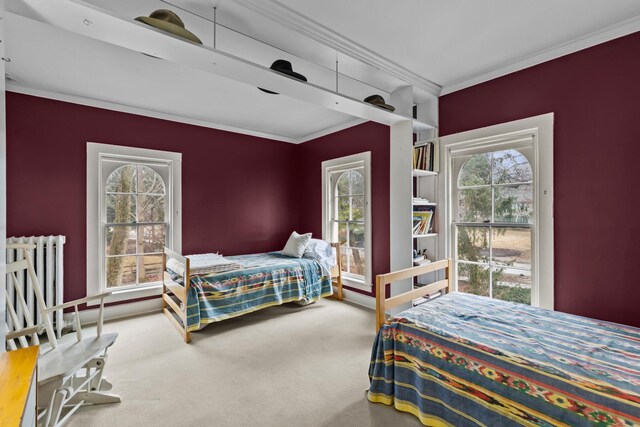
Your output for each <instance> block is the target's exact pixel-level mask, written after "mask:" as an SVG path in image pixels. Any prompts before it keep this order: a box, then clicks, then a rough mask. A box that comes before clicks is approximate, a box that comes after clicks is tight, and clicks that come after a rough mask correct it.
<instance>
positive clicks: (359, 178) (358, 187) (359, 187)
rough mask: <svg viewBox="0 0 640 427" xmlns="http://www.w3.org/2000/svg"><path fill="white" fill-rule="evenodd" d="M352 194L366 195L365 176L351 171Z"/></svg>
mask: <svg viewBox="0 0 640 427" xmlns="http://www.w3.org/2000/svg"><path fill="white" fill-rule="evenodd" d="M350 179H351V194H352V195H364V175H362V173H361V172H360V171H351V178H350Z"/></svg>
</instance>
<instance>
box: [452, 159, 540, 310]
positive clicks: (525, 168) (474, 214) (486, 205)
mask: <svg viewBox="0 0 640 427" xmlns="http://www.w3.org/2000/svg"><path fill="white" fill-rule="evenodd" d="M529 180H531V169H530V167H529V165H528V162H526V159H525V158H524V156H522V154H520V153H519V152H517V151H515V150H507V151H502V152H499V153H495V154H493V155H492V154H491V153H486V154H477V155H474V156H471V157H470V158H469V159H468V160H467V162H466V163H465V164H464V166H463V168H462V170H461V172H460V176H459V182H458V185H459V186H460V187H476V186H480V187H476V188H469V189H461V190H460V202H459V203H460V206H459V212H460V213H459V218H458V221H460V222H467V223H479V224H482V223H484V222H491V221H501V222H524V221H526V222H528V221H529V220H530V217H531V212H530V205H527V204H526V203H520V202H519V200H518V196H517V194H516V193H515V192H514V191H510V190H512V188H514V187H494V192H493V193H494V194H493V198H494V200H495V203H494V216H493V218H492V203H491V202H492V188H491V184H492V183H493V184H496V183H498V184H502V183H518V182H526V181H529ZM523 219H524V221H523ZM457 229H458V259H459V260H462V261H471V262H476V263H481V264H485V265H475V264H466V263H459V264H458V265H459V267H458V268H459V270H458V277H459V282H460V283H459V284H460V288H461V290H462V291H464V292H468V293H472V294H476V295H484V296H489V294H490V292H489V281H490V280H491V279H493V280H492V281H493V283H492V285H493V286H492V288H493V297H494V298H497V299H502V300H507V301H513V302H520V303H525V304H530V302H531V289H530V288H527V287H522V286H519V285H516V286H507V285H504V284H500V283H501V282H502V281H503V279H504V278H505V277H504V276H505V270H506V268H507V267H509V266H511V265H513V263H514V261H515V258H514V259H513V260H511V261H507V262H502V263H501V265H500V266H495V265H494V268H493V274H492V275H490V270H489V267H488V264H489V263H490V261H491V260H490V259H489V233H493V236H492V237H493V238H495V237H497V236H499V235H504V234H505V232H506V229H505V228H500V227H491V228H488V227H486V226H484V227H483V226H458V228H457ZM491 276H492V277H491ZM460 278H463V279H460ZM464 279H466V280H464Z"/></svg>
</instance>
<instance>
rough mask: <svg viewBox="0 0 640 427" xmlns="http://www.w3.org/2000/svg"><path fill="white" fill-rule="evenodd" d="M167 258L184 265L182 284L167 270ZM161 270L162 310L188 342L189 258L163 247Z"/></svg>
mask: <svg viewBox="0 0 640 427" xmlns="http://www.w3.org/2000/svg"><path fill="white" fill-rule="evenodd" d="M169 259H174V260H176V261H178V262H179V263H181V264H182V265H184V275H183V276H182V283H183V284H184V285H183V284H180V283H178V282H176V281H174V280H173V279H172V277H171V275H170V274H169V273H168V272H167V261H168V260H169ZM162 272H163V276H162V312H163V313H164V314H165V316H167V318H168V319H169V321H170V322H171V323H172V324H173V326H175V327H176V329H177V330H178V332H179V333H180V335H182V339H184V342H186V343H188V342H190V341H191V333H190V332H189V331H188V329H187V296H188V295H189V286H190V283H191V271H190V265H189V258H187V257H184V256H182V255H180V254H178V253H176V252H173V251H172V250H171V249H168V248H164V252H163V257H162Z"/></svg>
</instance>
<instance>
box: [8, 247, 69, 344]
mask: <svg viewBox="0 0 640 427" xmlns="http://www.w3.org/2000/svg"><path fill="white" fill-rule="evenodd" d="M64 242H65V236H37V237H36V236H31V237H9V238H8V239H7V243H30V244H34V245H36V247H35V249H32V250H30V251H29V254H30V255H31V260H32V261H33V267H34V269H35V270H36V276H37V277H38V282H39V283H40V290H41V291H42V295H44V299H45V301H46V303H47V307H51V306H54V305H58V304H62V303H63V302H64V301H63V298H64V267H63V266H64ZM22 258H23V256H22V251H21V250H9V249H8V250H7V262H13V261H19V260H21V259H22ZM18 282H19V283H20V286H22V289H23V292H24V295H25V298H26V302H27V308H28V309H29V310H30V312H31V315H32V316H33V319H34V320H36V322H37V323H40V312H39V310H38V307H37V304H36V301H35V294H34V293H33V284H32V283H31V279H30V278H29V277H28V274H24V275H21V276H19V277H18ZM10 283H11V282H9V281H7V295H6V296H7V300H10V301H12V302H13V303H14V307H16V311H17V312H18V318H19V319H23V317H22V307H21V306H20V304H17V301H16V300H15V291H14V289H13V286H11V284H10ZM62 314H63V313H62V310H56V311H55V312H54V313H53V316H52V320H53V323H54V326H53V327H54V329H55V330H56V335H57V336H58V338H60V337H61V336H62V328H63V327H64V320H63V319H62ZM10 321H11V319H9V318H7V322H10Z"/></svg>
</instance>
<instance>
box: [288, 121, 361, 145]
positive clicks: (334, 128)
mask: <svg viewBox="0 0 640 427" xmlns="http://www.w3.org/2000/svg"><path fill="white" fill-rule="evenodd" d="M366 122H367V120H364V119H355V120H352V121H350V122H347V123H341V124H339V125H336V126H330V127H328V128H325V129H322V130H319V131H318V132H314V133H311V134H309V135H307V136H304V137H302V138H298V140H297V142H298V143H302V142H307V141H311V140H312V139H317V138H320V137H323V136H326V135H330V134H332V133H336V132H340V131H341V130H345V129H349V128H351V127H354V126H358V125H360V124H362V123H366Z"/></svg>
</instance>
